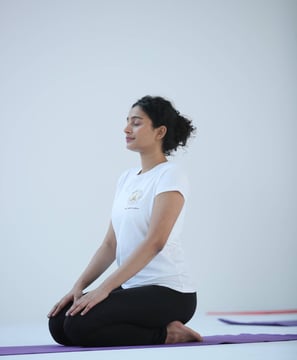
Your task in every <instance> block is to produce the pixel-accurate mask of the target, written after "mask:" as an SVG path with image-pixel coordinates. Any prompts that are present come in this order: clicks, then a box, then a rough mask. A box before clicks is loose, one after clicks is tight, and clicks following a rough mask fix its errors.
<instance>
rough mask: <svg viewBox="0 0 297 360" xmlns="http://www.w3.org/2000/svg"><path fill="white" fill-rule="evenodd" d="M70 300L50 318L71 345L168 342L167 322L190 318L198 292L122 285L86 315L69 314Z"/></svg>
mask: <svg viewBox="0 0 297 360" xmlns="http://www.w3.org/2000/svg"><path fill="white" fill-rule="evenodd" d="M71 305H72V304H71V303H69V304H68V305H67V306H66V307H65V308H64V309H62V310H61V311H60V312H59V314H58V315H56V316H55V317H52V318H50V320H49V330H50V332H51V335H52V337H53V338H54V340H55V341H56V342H58V343H60V344H62V345H68V346H71V345H72V346H123V345H153V344H164V342H165V340H166V336H167V331H166V327H167V325H168V324H169V323H170V322H172V321H174V320H178V321H181V322H182V323H184V324H185V323H186V322H188V321H189V320H190V319H191V318H192V316H193V315H194V312H195V310H196V293H181V292H178V291H175V290H172V289H169V288H167V287H163V286H155V285H151V286H143V287H137V288H131V289H122V288H118V289H116V290H114V291H112V292H111V293H110V295H109V297H108V298H107V299H105V300H104V301H102V302H101V303H99V304H97V305H95V306H94V307H93V308H92V309H91V310H89V312H88V313H87V314H86V315H84V316H82V315H80V314H78V315H75V316H65V313H66V312H67V310H68V309H69V307H70V306H71Z"/></svg>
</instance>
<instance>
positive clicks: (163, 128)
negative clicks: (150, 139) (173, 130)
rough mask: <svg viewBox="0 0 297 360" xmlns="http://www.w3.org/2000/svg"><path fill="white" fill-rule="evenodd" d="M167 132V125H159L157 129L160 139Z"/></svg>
mask: <svg viewBox="0 0 297 360" xmlns="http://www.w3.org/2000/svg"><path fill="white" fill-rule="evenodd" d="M166 133H167V127H166V126H165V125H162V126H159V127H158V129H157V137H158V139H163V138H164V136H165V135H166Z"/></svg>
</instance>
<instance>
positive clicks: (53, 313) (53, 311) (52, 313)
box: [47, 304, 58, 318]
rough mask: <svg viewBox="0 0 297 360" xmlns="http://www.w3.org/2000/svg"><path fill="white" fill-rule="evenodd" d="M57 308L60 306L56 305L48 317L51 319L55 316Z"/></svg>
mask: <svg viewBox="0 0 297 360" xmlns="http://www.w3.org/2000/svg"><path fill="white" fill-rule="evenodd" d="M57 306H58V304H56V305H55V306H54V307H53V308H52V309H51V310H50V312H49V313H48V314H47V317H49V318H50V317H52V316H55V313H56V309H57Z"/></svg>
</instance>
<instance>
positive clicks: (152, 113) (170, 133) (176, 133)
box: [132, 95, 196, 155]
mask: <svg viewBox="0 0 297 360" xmlns="http://www.w3.org/2000/svg"><path fill="white" fill-rule="evenodd" d="M135 106H140V107H141V109H142V110H143V111H144V112H145V113H146V114H147V115H148V116H149V118H150V119H151V120H152V123H153V127H154V128H157V127H159V126H162V125H164V126H166V128H167V132H166V134H165V137H164V139H163V145H162V146H163V152H164V154H165V155H170V154H171V153H172V151H175V150H177V148H178V147H183V146H185V145H186V143H187V141H188V139H189V137H190V136H191V135H192V134H193V133H194V132H195V130H196V128H195V127H194V126H193V124H192V121H191V120H189V119H187V118H186V117H184V116H182V115H180V113H179V111H177V110H176V109H175V108H174V107H173V105H172V103H171V102H170V101H169V100H166V99H164V98H162V97H160V96H149V95H147V96H144V97H142V98H141V99H139V100H138V101H136V103H135V104H133V105H132V108H133V107H135Z"/></svg>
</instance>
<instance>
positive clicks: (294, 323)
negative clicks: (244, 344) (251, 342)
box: [218, 318, 297, 326]
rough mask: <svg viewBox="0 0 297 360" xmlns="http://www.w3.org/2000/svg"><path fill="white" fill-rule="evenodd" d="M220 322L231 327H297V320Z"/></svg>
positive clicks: (221, 319) (224, 320)
mask: <svg viewBox="0 0 297 360" xmlns="http://www.w3.org/2000/svg"><path fill="white" fill-rule="evenodd" d="M218 320H220V321H222V322H223V323H226V324H230V325H258V326H297V320H273V321H235V320H229V319H223V318H219V319H218Z"/></svg>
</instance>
